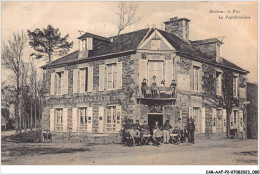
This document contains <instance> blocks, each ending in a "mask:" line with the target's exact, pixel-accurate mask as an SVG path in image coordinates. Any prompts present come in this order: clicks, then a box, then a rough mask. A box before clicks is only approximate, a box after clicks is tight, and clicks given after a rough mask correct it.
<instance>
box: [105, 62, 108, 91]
mask: <svg viewBox="0 0 260 175" xmlns="http://www.w3.org/2000/svg"><path fill="white" fill-rule="evenodd" d="M107 79H108V76H107V65H106V66H105V89H106V90H107V89H108V81H107Z"/></svg>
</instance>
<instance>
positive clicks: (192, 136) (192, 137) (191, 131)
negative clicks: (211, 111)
mask: <svg viewBox="0 0 260 175" xmlns="http://www.w3.org/2000/svg"><path fill="white" fill-rule="evenodd" d="M194 132H195V124H194V119H191V122H190V141H191V143H193V144H194Z"/></svg>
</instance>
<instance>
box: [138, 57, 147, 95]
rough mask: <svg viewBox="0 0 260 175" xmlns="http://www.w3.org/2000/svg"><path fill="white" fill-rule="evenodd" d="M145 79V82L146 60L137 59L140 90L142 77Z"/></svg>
mask: <svg viewBox="0 0 260 175" xmlns="http://www.w3.org/2000/svg"><path fill="white" fill-rule="evenodd" d="M144 78H145V79H146V82H148V80H147V60H142V59H140V60H139V88H140V92H141V84H142V82H143V79H144Z"/></svg>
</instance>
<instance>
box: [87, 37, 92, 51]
mask: <svg viewBox="0 0 260 175" xmlns="http://www.w3.org/2000/svg"><path fill="white" fill-rule="evenodd" d="M87 50H93V38H90V37H88V38H87Z"/></svg>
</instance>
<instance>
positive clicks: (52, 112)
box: [50, 109, 54, 131]
mask: <svg viewBox="0 0 260 175" xmlns="http://www.w3.org/2000/svg"><path fill="white" fill-rule="evenodd" d="M50 131H54V109H50Z"/></svg>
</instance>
